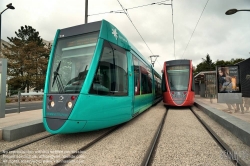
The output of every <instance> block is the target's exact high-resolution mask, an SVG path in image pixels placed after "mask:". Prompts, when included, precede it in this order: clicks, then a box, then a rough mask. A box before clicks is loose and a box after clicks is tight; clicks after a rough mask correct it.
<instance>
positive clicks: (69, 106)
mask: <svg viewBox="0 0 250 166" xmlns="http://www.w3.org/2000/svg"><path fill="white" fill-rule="evenodd" d="M72 106H73V104H72V102H71V101H69V102H68V103H67V108H70V109H71V108H72Z"/></svg>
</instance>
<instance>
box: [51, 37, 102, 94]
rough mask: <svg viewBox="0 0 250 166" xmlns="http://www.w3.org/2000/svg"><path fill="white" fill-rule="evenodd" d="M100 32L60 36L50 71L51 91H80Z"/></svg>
mask: <svg viewBox="0 0 250 166" xmlns="http://www.w3.org/2000/svg"><path fill="white" fill-rule="evenodd" d="M97 38H98V33H90V34H84V35H78V36H72V37H67V38H59V39H58V41H57V45H56V49H55V52H54V57H53V64H52V69H51V71H50V76H51V77H50V89H49V91H50V93H79V92H80V90H81V88H82V85H83V83H84V80H85V77H86V75H87V73H88V69H89V67H90V63H91V60H92V58H93V55H94V51H95V47H96V42H97Z"/></svg>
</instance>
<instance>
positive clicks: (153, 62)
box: [149, 55, 159, 67]
mask: <svg viewBox="0 0 250 166" xmlns="http://www.w3.org/2000/svg"><path fill="white" fill-rule="evenodd" d="M149 57H150V59H151V63H152V66H153V67H154V64H155V61H156V59H157V57H159V55H151V56H149ZM153 57H154V58H155V59H154V60H153V59H152V58H153Z"/></svg>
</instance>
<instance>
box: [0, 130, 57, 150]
mask: <svg viewBox="0 0 250 166" xmlns="http://www.w3.org/2000/svg"><path fill="white" fill-rule="evenodd" d="M54 135H55V134H48V135H45V136H43V137H40V138H37V139H34V140H32V141H28V142H25V143H22V144H19V145H17V146H14V147H12V148H8V149H5V150H3V151H1V152H0V155H4V154H8V153H9V152H11V151H14V150H17V149H20V148H22V147H25V146H28V145H30V144H33V143H36V142H39V141H41V140H44V139H46V138H49V137H51V136H54Z"/></svg>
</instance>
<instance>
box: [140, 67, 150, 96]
mask: <svg viewBox="0 0 250 166" xmlns="http://www.w3.org/2000/svg"><path fill="white" fill-rule="evenodd" d="M140 67H141V94H148V93H152V73H151V71H150V69H149V68H147V67H146V65H144V64H143V63H140Z"/></svg>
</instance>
